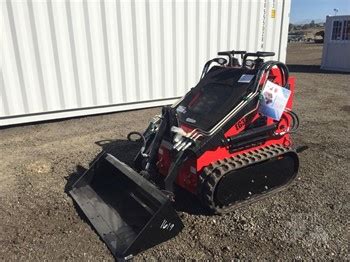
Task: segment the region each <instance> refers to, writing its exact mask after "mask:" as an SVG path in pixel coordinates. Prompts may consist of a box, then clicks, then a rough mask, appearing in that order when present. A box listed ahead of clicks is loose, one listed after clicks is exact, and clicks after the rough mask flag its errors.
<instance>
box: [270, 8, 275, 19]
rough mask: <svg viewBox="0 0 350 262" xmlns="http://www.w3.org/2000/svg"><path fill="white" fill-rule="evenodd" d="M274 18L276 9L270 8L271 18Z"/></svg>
mask: <svg viewBox="0 0 350 262" xmlns="http://www.w3.org/2000/svg"><path fill="white" fill-rule="evenodd" d="M275 17H276V9H275V8H272V10H271V18H275Z"/></svg>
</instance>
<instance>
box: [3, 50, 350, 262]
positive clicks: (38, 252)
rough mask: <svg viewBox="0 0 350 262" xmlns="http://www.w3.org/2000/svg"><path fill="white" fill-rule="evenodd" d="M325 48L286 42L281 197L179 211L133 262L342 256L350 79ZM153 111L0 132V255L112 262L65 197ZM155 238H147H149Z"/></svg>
mask: <svg viewBox="0 0 350 262" xmlns="http://www.w3.org/2000/svg"><path fill="white" fill-rule="evenodd" d="M321 51H322V46H320V45H316V44H292V45H290V46H289V48H288V64H289V65H290V70H291V72H293V73H292V74H293V75H295V76H296V77H297V86H296V88H297V89H296V96H295V111H296V112H297V113H298V114H299V116H300V119H301V126H300V129H299V132H298V133H297V134H296V135H295V136H294V137H295V141H296V143H298V144H301V145H308V146H309V147H310V148H309V149H308V150H307V151H305V152H303V153H302V154H301V155H300V157H301V168H300V173H299V177H298V179H297V180H296V181H295V182H294V183H293V184H292V185H291V186H290V187H289V189H287V190H286V191H283V192H281V193H278V194H276V195H274V196H273V197H270V198H268V199H265V200H262V201H260V202H257V203H255V204H252V205H250V206H247V207H244V208H241V209H238V210H236V211H234V212H233V213H231V214H228V215H224V216H205V215H203V214H192V213H188V212H182V211H181V212H179V213H180V216H181V217H182V220H183V222H184V224H185V228H184V230H183V231H182V232H181V233H180V234H179V235H178V236H177V237H176V238H174V239H172V240H170V241H168V242H166V243H163V244H161V245H159V246H157V247H155V248H152V249H150V250H147V251H145V252H143V253H141V254H139V255H137V256H136V257H135V260H136V261H138V260H145V261H150V260H183V259H194V260H204V259H209V260H231V259H233V260H255V261H256V260H311V259H315V260H338V261H339V260H349V259H350V255H349V252H350V251H349V241H350V233H349V232H350V220H349V217H350V204H349V203H350V194H349V193H350V192H349V189H350V183H349V181H350V177H349V173H350V172H349V170H350V161H349V156H350V138H349V130H350V128H349V125H350V99H349V95H350V89H349V88H350V86H349V83H350V75H349V74H343V73H334V72H323V71H320V69H319V65H320V58H321ZM158 112H159V108H153V109H147V110H138V111H130V112H123V113H115V114H108V115H100V116H92V117H85V118H78V119H70V120H64V121H56V122H51V123H42V124H33V125H25V126H18V127H12V128H6V129H2V130H0V153H1V162H0V260H3V261H39V260H40V261H44V260H47V261H52V260H60V261H61V260H70V261H73V260H77V261H102V260H106V261H112V260H113V257H112V255H111V253H110V252H109V251H108V249H107V247H106V246H105V245H104V244H103V242H102V241H101V240H100V239H99V237H98V235H97V234H96V233H95V232H94V230H93V229H92V228H91V226H90V225H89V224H88V223H87V222H86V221H85V220H84V219H82V218H81V217H80V216H79V214H78V212H77V210H76V208H75V207H74V205H73V201H72V199H71V198H70V197H69V196H68V195H67V193H66V189H65V188H66V185H67V180H68V179H69V177H70V175H71V174H74V173H76V172H78V174H81V167H84V168H87V167H88V165H89V162H90V161H92V160H93V159H94V157H95V156H96V155H97V154H98V153H99V152H100V151H101V150H102V148H105V147H106V145H113V146H114V148H113V149H114V150H116V151H119V156H120V157H122V159H123V160H128V161H129V160H130V159H131V158H132V156H133V154H134V152H135V149H136V147H135V145H134V144H127V143H126V142H125V141H124V140H125V138H126V134H127V133H128V132H130V131H131V130H143V129H144V128H145V127H146V124H147V122H148V119H150V118H151V117H152V116H153V115H154V114H156V113H158ZM150 237H152V236H150Z"/></svg>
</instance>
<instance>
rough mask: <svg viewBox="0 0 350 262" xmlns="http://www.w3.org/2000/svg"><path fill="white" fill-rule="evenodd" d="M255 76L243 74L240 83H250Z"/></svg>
mask: <svg viewBox="0 0 350 262" xmlns="http://www.w3.org/2000/svg"><path fill="white" fill-rule="evenodd" d="M253 78H254V75H246V74H243V75H241V77H240V78H239V79H238V83H250V81H252V79H253Z"/></svg>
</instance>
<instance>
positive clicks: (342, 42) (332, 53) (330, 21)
mask: <svg viewBox="0 0 350 262" xmlns="http://www.w3.org/2000/svg"><path fill="white" fill-rule="evenodd" d="M321 68H322V69H328V70H338V71H347V72H350V15H342V16H327V20H326V26H325V38H324V44H323V55H322V64H321Z"/></svg>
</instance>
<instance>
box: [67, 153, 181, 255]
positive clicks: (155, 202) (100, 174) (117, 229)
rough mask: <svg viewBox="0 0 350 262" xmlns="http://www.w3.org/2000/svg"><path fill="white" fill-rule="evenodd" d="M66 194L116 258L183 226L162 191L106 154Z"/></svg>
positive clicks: (137, 249) (147, 246) (170, 235)
mask: <svg viewBox="0 0 350 262" xmlns="http://www.w3.org/2000/svg"><path fill="white" fill-rule="evenodd" d="M69 193H70V195H71V196H72V197H73V199H74V200H75V201H76V203H77V204H78V205H79V207H80V208H81V209H82V211H83V212H84V213H85V215H86V216H87V218H88V219H89V221H90V222H91V224H92V225H93V226H94V228H95V229H96V231H97V233H98V234H99V235H100V236H101V238H102V239H103V240H104V242H105V243H106V244H107V246H108V247H109V249H110V250H111V251H112V253H113V255H114V256H116V257H118V258H124V257H128V256H130V255H135V254H137V253H138V252H140V251H142V250H145V249H147V248H150V247H152V246H155V245H157V244H159V243H161V242H164V241H166V240H168V239H170V238H172V237H174V236H175V235H177V234H178V233H179V232H180V231H181V229H182V228H183V224H182V222H181V220H180V218H179V217H178V215H177V213H176V211H175V210H174V209H173V207H172V204H171V202H170V200H169V198H168V197H167V196H166V195H165V194H163V193H162V192H161V191H160V190H159V189H157V188H156V187H155V186H154V185H153V184H152V183H150V182H149V181H148V180H146V179H145V178H143V177H142V176H140V175H139V174H138V173H137V172H135V171H134V170H133V169H131V168H130V167H129V166H127V165H126V164H125V163H123V162H121V161H119V160H118V159H116V158H115V157H113V156H112V155H110V154H107V153H103V154H102V155H101V156H100V157H99V158H98V159H97V160H96V161H95V162H94V163H93V164H92V166H91V167H90V169H89V170H87V171H86V172H85V174H84V175H83V176H82V177H81V178H80V179H79V180H78V181H77V182H75V184H74V185H73V187H72V190H70V192H69Z"/></svg>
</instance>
